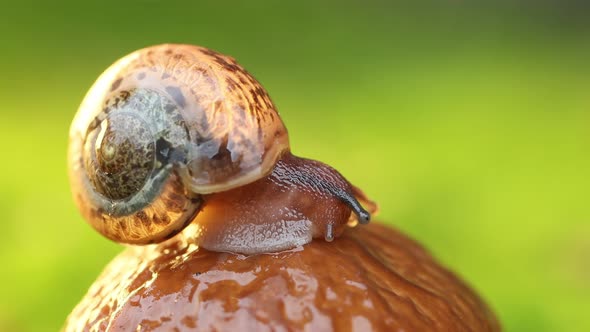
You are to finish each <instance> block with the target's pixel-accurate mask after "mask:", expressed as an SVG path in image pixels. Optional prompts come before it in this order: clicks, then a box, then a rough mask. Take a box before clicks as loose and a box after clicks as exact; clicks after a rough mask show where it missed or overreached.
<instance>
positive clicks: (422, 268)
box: [65, 223, 500, 331]
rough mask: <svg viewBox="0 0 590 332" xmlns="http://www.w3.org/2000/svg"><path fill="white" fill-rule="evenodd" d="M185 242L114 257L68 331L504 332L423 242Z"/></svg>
mask: <svg viewBox="0 0 590 332" xmlns="http://www.w3.org/2000/svg"><path fill="white" fill-rule="evenodd" d="M186 243H187V242H186V241H185V240H184V239H183V238H182V236H181V237H177V238H175V239H172V240H170V241H168V242H166V243H163V244H160V245H157V246H156V245H154V246H147V247H134V248H129V249H127V250H126V251H124V252H123V253H122V254H120V255H119V256H118V257H116V258H115V259H114V260H113V261H112V262H111V263H110V264H109V265H108V266H107V268H106V270H105V271H104V272H103V273H102V275H101V276H100V277H99V278H98V280H97V281H96V282H95V283H94V285H92V287H91V288H90V290H89V292H88V294H87V295H86V296H85V297H84V299H83V300H82V302H81V303H80V304H79V305H78V306H77V307H76V308H75V309H74V311H73V312H72V313H71V315H70V316H69V318H68V320H67V322H66V326H65V331H212V330H215V331H271V330H272V331H275V330H289V331H291V330H294V331H297V330H306V331H331V330H335V331H371V330H373V331H499V330H500V326H499V323H498V321H497V320H496V318H495V317H494V315H493V313H492V312H491V311H490V309H489V308H488V307H487V306H486V305H485V303H484V302H483V301H482V300H481V299H480V298H479V297H478V296H477V294H475V293H474V292H473V290H471V289H470V288H469V287H468V286H467V285H465V283H463V282H462V281H461V280H460V279H458V278H457V276H455V275H454V274H453V273H451V272H449V271H448V270H447V269H445V268H444V267H442V266H441V265H440V264H439V263H437V262H436V261H435V260H434V259H433V258H432V256H431V255H430V254H429V253H428V252H427V251H426V250H425V249H424V248H422V247H421V246H420V245H419V244H417V243H416V242H414V241H413V240H411V239H409V238H408V237H406V236H404V235H403V234H401V233H400V232H398V231H396V230H394V229H391V228H388V227H385V226H382V225H379V224H375V223H373V224H371V225H367V226H363V227H356V228H354V229H347V230H346V231H345V232H344V234H343V235H342V236H341V237H340V238H338V239H336V240H334V241H333V242H331V243H328V242H325V241H323V240H314V241H313V242H311V243H309V244H307V245H305V246H303V247H302V248H297V249H294V250H289V251H283V252H279V253H273V254H259V255H254V256H244V255H238V254H231V253H218V252H210V251H206V250H202V249H198V248H196V247H195V246H194V245H186Z"/></svg>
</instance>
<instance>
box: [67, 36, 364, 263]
mask: <svg viewBox="0 0 590 332" xmlns="http://www.w3.org/2000/svg"><path fill="white" fill-rule="evenodd" d="M68 159H69V174H70V182H71V185H72V192H73V195H74V199H75V201H76V203H77V205H78V207H79V209H80V211H81V213H82V215H83V216H84V218H85V219H86V220H87V221H89V223H90V224H91V225H92V226H93V227H94V228H95V229H96V230H97V231H98V232H100V233H101V234H103V235H104V236H106V237H107V238H109V239H111V240H114V241H117V242H122V243H130V244H148V243H154V242H160V241H163V240H165V239H167V238H170V237H172V236H173V235H175V234H176V233H178V232H179V231H181V230H182V229H184V228H185V227H186V226H187V225H188V224H190V223H191V222H193V221H195V220H196V217H197V215H198V214H199V213H200V212H201V211H202V210H204V209H206V207H207V206H210V207H212V208H211V209H210V211H211V210H215V208H213V207H215V206H217V208H218V209H219V204H218V202H220V201H222V202H225V203H223V204H226V205H227V206H233V207H234V208H235V209H236V213H238V214H240V215H241V216H242V217H238V218H236V217H235V216H233V217H228V216H225V217H223V218H226V219H227V218H229V219H228V220H229V221H228V224H231V227H226V228H224V226H223V225H225V224H226V223H225V222H223V218H222V220H217V221H215V222H214V224H215V225H211V224H210V226H209V228H210V229H215V230H217V231H216V232H212V233H214V234H215V236H212V237H209V240H207V239H204V240H203V243H209V244H207V245H206V246H207V247H209V248H213V249H220V250H223V249H224V248H230V249H232V250H236V251H243V252H258V251H261V250H262V249H261V248H263V247H264V246H266V244H264V242H259V244H258V245H252V244H248V243H246V244H244V243H242V244H243V245H242V246H241V247H240V246H238V247H236V246H235V245H234V246H229V247H227V246H223V245H222V246H216V244H215V243H214V242H215V241H213V240H211V239H212V238H220V237H221V239H219V242H220V243H224V241H225V242H227V236H230V235H231V234H229V235H227V236H226V235H223V234H226V233H227V232H233V230H234V228H232V227H234V226H235V225H236V223H239V222H243V221H244V217H243V216H249V218H250V219H257V220H256V221H255V222H254V223H255V224H256V223H257V224H266V223H267V221H266V220H262V219H261V218H271V219H272V218H277V216H278V218H280V219H281V220H280V221H281V222H283V223H284V222H285V221H291V220H287V219H289V218H291V217H286V216H293V215H297V216H298V217H296V218H295V219H297V220H296V221H301V220H304V219H306V217H305V214H306V212H305V211H306V209H307V211H309V206H310V205H313V203H314V202H312V201H310V199H308V198H309V197H307V198H306V199H303V198H304V197H299V198H297V199H294V198H293V197H292V196H293V195H292V194H291V193H292V192H299V195H300V196H301V195H303V196H306V195H307V194H306V193H310V192H314V193H316V194H317V197H326V199H328V200H333V198H334V197H336V200H337V201H338V204H339V205H338V206H339V207H338V208H336V209H337V210H338V213H334V209H332V210H330V211H329V213H328V214H327V215H328V216H329V217H328V218H327V219H326V226H325V233H326V234H324V235H325V237H326V239H328V240H331V238H333V236H334V234H335V233H337V232H335V231H334V227H337V226H340V225H341V224H343V223H345V222H346V221H348V219H349V216H350V215H351V210H352V211H355V213H356V214H357V215H358V216H360V219H359V220H361V221H368V218H369V214H368V212H366V211H365V210H363V209H362V207H361V206H360V204H359V203H358V202H357V200H356V198H355V197H357V198H359V200H361V201H364V202H368V200H365V197H364V196H363V194H362V193H361V192H360V191H359V190H358V189H356V188H354V187H352V186H350V184H349V183H348V182H347V181H346V180H345V179H344V178H343V177H342V176H341V175H340V174H339V173H337V172H336V171H335V170H332V169H331V168H330V170H329V171H323V170H324V169H327V168H325V167H323V166H320V167H318V165H320V163H319V162H314V163H315V164H313V163H311V161H310V162H306V161H304V159H301V158H297V157H295V156H292V155H291V154H290V152H289V139H288V135H287V130H286V128H285V126H284V124H283V122H282V121H281V119H280V117H279V115H278V113H277V111H276V108H275V106H274V105H273V103H272V101H271V100H270V97H269V96H268V94H267V93H266V91H265V90H264V89H263V88H262V86H261V85H260V84H259V83H258V82H257V81H256V80H255V79H254V78H253V77H252V76H251V75H250V74H249V73H248V72H246V70H244V68H242V67H241V66H240V65H239V64H237V63H236V61H235V60H234V59H232V58H231V57H228V56H225V55H222V54H219V53H217V52H214V51H211V50H209V49H206V48H202V47H197V46H191V45H173V44H165V45H158V46H153V47H149V48H145V49H141V50H138V51H136V52H133V53H131V54H129V55H127V56H125V57H123V58H121V59H120V60H118V61H117V62H115V63H114V64H113V65H112V66H111V67H110V68H108V69H107V70H106V71H105V72H104V73H103V74H102V75H101V76H100V77H99V78H98V80H97V81H96V82H95V83H94V85H93V86H92V88H91V89H90V91H89V92H88V94H87V95H86V97H85V98H84V100H83V102H82V104H81V106H80V108H79V110H78V112H77V114H76V116H75V118H74V120H73V123H72V126H71V129H70V147H69V152H68ZM278 164H280V165H284V167H275V166H276V165H278ZM312 164H313V166H310V167H311V169H312V171H311V172H310V171H309V169H310V168H309V167H308V166H309V165H312ZM316 164H317V165H316ZM301 165H303V167H301ZM321 165H323V164H321ZM324 166H326V167H329V166H327V165H324ZM313 169H317V170H320V171H319V174H323V175H324V177H323V178H322V176H316V175H310V174H311V173H313ZM285 170H287V173H288V174H292V176H290V177H289V178H288V179H286V178H284V177H281V174H284V173H285ZM277 172H278V173H277ZM281 172H282V173H281ZM289 172H290V173H289ZM273 176H274V177H273ZM267 177H268V178H267ZM265 178H267V179H266V180H265ZM273 179H274V180H273ZM327 182H330V183H339V184H340V185H339V186H336V187H335V186H334V185H326V183H327ZM256 183H265V184H263V185H261V184H256ZM322 183H323V184H322ZM250 184H252V185H251V187H248V185H250ZM299 185H302V187H303V188H304V189H302V190H299V191H297V190H291V189H289V190H285V188H293V189H295V188H296V187H297V186H299ZM273 186H275V188H274V189H268V188H269V187H273ZM240 188H241V189H240ZM244 188H250V189H248V190H249V191H244ZM277 188H279V189H277ZM310 188H311V189H310ZM308 189H309V190H308ZM236 192H240V193H242V194H236ZM273 192H274V193H277V195H279V197H284V198H285V200H284V201H281V203H277V204H275V205H276V206H273V209H276V210H277V211H283V212H277V213H275V212H272V213H270V214H265V215H263V217H261V215H260V214H249V213H248V212H247V211H246V210H248V209H250V210H252V206H254V205H255V204H250V205H249V207H248V208H245V206H244V205H243V204H239V202H240V200H243V199H244V197H248V198H250V199H254V201H255V202H259V203H260V202H262V201H268V200H272V199H271V198H270V197H269V196H268V195H269V193H273ZM216 193H228V194H224V195H222V196H219V195H218V194H216ZM244 193H245V194H244ZM251 193H252V195H254V196H251ZM326 193H327V194H326ZM244 195H245V196H244ZM256 195H258V196H256ZM281 195H282V196H281ZM328 196H329V197H328ZM220 197H221V199H220ZM228 197H230V198H231V199H234V200H237V201H238V202H237V203H236V204H233V203H231V202H229V203H228ZM231 199H230V200H231ZM216 202H217V203H216ZM330 202H331V201H330ZM262 203H263V202H262ZM262 203H261V204H262ZM223 204H222V205H223ZM232 204H233V205H232ZM369 204H370V203H369ZM281 205H282V206H281ZM284 207H287V208H289V209H292V210H293V211H291V210H289V211H288V212H284ZM265 208H267V207H265V206H259V207H257V209H265ZM240 209H242V210H244V211H246V212H244V211H242V210H240ZM281 209H283V210H281ZM336 215H337V216H338V217H332V216H336ZM205 216H207V214H206V213H203V214H202V217H201V219H200V220H201V221H200V223H201V224H207V222H210V221H211V218H209V219H206V217H205ZM203 218H205V220H203ZM216 218H217V219H219V215H217V216H216ZM232 218H233V219H232ZM230 219H231V220H230ZM246 219H248V218H246ZM250 219H248V220H245V222H246V223H249V222H250ZM304 221H306V222H307V229H310V228H309V220H304ZM272 227H274V226H272ZM285 227H286V228H288V226H285ZM282 232H283V233H284V231H282ZM308 233H309V232H307V233H306V234H305V235H301V236H300V238H305V239H308V238H309V237H310V236H311V235H309V234H311V233H309V234H308ZM316 233H317V232H316ZM220 234H222V235H220ZM273 241H274V240H273ZM273 241H271V242H272V243H274V245H273V246H272V249H273V250H274V249H281V248H286V247H289V246H292V245H295V244H299V242H301V241H300V240H297V241H295V242H293V241H291V242H289V243H287V244H281V243H278V245H277V243H275V242H276V241H274V242H273ZM210 242H211V243H210ZM230 242H231V241H230ZM279 242H280V241H279ZM232 243H234V244H235V241H234V242H232ZM252 246H253V247H255V248H254V249H252V250H250V249H251V247H252Z"/></svg>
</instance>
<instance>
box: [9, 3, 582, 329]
mask: <svg viewBox="0 0 590 332" xmlns="http://www.w3.org/2000/svg"><path fill="white" fill-rule="evenodd" d="M163 42H182V43H191V44H199V45H203V46H207V47H210V48H213V49H216V50H218V51H221V52H223V53H227V54H230V55H233V56H234V57H236V58H237V59H238V60H239V61H240V62H241V63H242V64H243V65H244V66H245V67H246V68H248V70H249V71H251V72H252V73H253V74H254V75H255V76H256V77H257V78H258V79H259V80H260V81H261V82H262V83H263V84H264V85H265V87H266V88H267V89H268V90H269V92H270V94H271V96H272V97H273V99H274V101H275V102H276V104H277V105H278V107H279V110H280V111H281V115H282V116H283V119H284V121H285V122H286V124H287V126H288V128H289V130H290V136H291V142H292V147H293V150H294V152H295V153H297V154H299V155H303V156H307V157H311V158H316V159H320V160H323V161H325V162H327V163H329V164H331V165H333V166H335V167H336V168H337V169H339V170H340V171H341V172H342V173H343V174H345V175H346V176H347V177H348V178H349V179H350V180H351V181H352V182H353V183H355V184H357V185H358V186H360V187H362V188H363V189H364V190H365V191H366V192H367V193H368V194H369V195H370V196H371V197H373V198H374V199H375V200H377V201H378V202H379V203H380V204H381V207H382V209H381V214H380V217H379V219H381V220H383V221H385V222H387V223H389V224H391V225H395V227H398V228H401V229H402V230H404V231H405V232H407V233H409V234H410V235H411V236H413V237H414V238H416V239H418V240H419V241H421V242H422V243H424V245H425V246H427V247H428V248H429V249H430V250H431V251H432V252H433V253H434V254H435V255H436V256H437V257H438V258H439V259H440V260H441V261H443V262H444V263H445V264H446V265H448V266H450V267H451V268H452V269H453V270H455V271H456V272H457V273H459V274H460V275H461V276H463V277H464V278H465V279H466V280H467V281H468V282H469V283H470V284H471V285H472V286H473V287H474V288H475V289H477V291H478V292H479V293H480V294H481V295H482V296H483V297H484V298H485V299H486V300H487V302H488V303H489V304H490V305H491V306H492V307H493V309H494V310H495V311H496V312H497V313H498V315H499V317H500V319H501V321H502V323H503V325H504V327H505V328H506V330H507V331H590V315H589V314H590V62H589V59H590V57H589V56H590V7H589V6H587V5H585V3H584V2H583V1H579V2H576V1H559V0H555V1H547V0H545V1H532V0H531V1H523V0H520V1H506V2H502V1H489V2H485V1H459V0H455V1H451V0H439V1H424V0H420V1H404V2H400V1H385V0H364V1H361V0H356V1H303V0H299V1H290V2H287V1H238V2H230V1H220V2H214V1H211V2H202V1H198V2H197V1H139V0H135V1H126V2H123V1H120V2H119V1H117V2H115V1H112V2H109V1H100V2H97V3H90V2H83V1H76V2H72V3H65V2H57V1H51V2H50V1H47V2H37V3H33V2H28V1H26V0H25V1H22V2H20V1H19V2H18V3H17V1H11V2H9V3H7V2H5V1H4V2H2V4H1V8H0V51H1V52H0V59H1V61H0V112H1V113H0V114H1V118H0V156H1V157H0V226H1V228H0V234H1V235H0V264H1V270H0V330H1V331H56V330H58V329H59V328H60V326H61V325H62V323H63V321H64V320H65V318H66V316H67V315H68V313H69V311H70V310H71V309H72V308H73V306H74V305H75V304H76V303H77V301H78V300H79V299H80V298H81V297H82V296H83V294H84V293H85V292H86V290H87V288H88V287H89V285H90V284H91V282H92V281H93V280H94V279H95V278H96V277H97V275H98V274H99V272H100V271H101V269H102V268H103V267H104V266H105V264H106V263H107V262H108V261H109V260H110V259H111V258H112V257H113V256H114V255H116V254H117V253H118V252H120V251H121V246H119V245H117V244H114V243H111V242H109V241H107V240H106V239H104V238H102V237H100V236H99V235H98V234H97V233H95V232H94V231H92V230H91V228H90V227H89V226H87V225H86V224H85V222H84V221H83V220H82V219H81V218H80V216H79V215H78V212H77V210H76V209H75V207H74V205H73V203H72V200H71V198H70V193H69V185H68V181H67V176H66V148H67V143H68V142H67V141H68V139H67V133H68V126H69V123H70V121H71V119H72V117H73V115H74V113H75V111H76V108H77V106H78V104H79V103H80V101H81V99H82V97H83V96H84V94H85V92H86V90H87V89H88V88H89V87H90V85H91V84H92V82H93V81H94V79H95V78H96V77H97V76H98V75H99V74H100V72H101V71H102V70H103V69H105V68H106V67H107V66H108V65H109V64H110V63H112V62H113V61H114V60H116V59H117V58H119V57H121V56H122V55H124V54H126V53H129V52H131V51H133V50H135V49H138V48H141V47H144V46H148V45H152V44H157V43H163Z"/></svg>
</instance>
